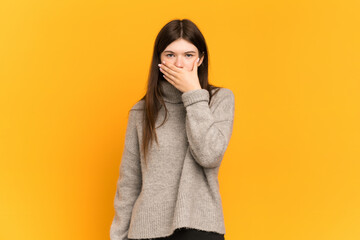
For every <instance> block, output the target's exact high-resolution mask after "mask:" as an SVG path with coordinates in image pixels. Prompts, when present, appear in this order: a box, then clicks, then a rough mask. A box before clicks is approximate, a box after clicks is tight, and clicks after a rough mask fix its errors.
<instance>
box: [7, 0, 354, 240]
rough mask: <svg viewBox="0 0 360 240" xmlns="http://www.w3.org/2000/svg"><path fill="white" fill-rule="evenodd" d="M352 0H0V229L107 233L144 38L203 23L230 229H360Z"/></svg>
mask: <svg viewBox="0 0 360 240" xmlns="http://www.w3.org/2000/svg"><path fill="white" fill-rule="evenodd" d="M359 12H360V2H359V1H357V0H352V1H351V0H337V1H335V0H334V1H328V0H326V1H325V0H324V1H314V0H304V1H279V0H273V1H245V0H243V1H225V0H223V1H214V0H212V1H209V0H206V1H201V0H198V1H186V0H184V1H141V2H140V1H115V0H112V1H100V0H99V1H70V0H64V1H48V0H43V1H39V0H33V1H19V0H3V1H1V3H0V80H1V81H0V111H1V112H0V160H1V163H0V164H1V165H0V190H1V193H0V194H1V195H0V239H1V240H2V239H4V240H14V239H31V240H32V239H34V240H35V239H36V240H42V239H87V240H88V239H109V235H108V234H109V228H110V224H111V221H112V218H113V214H114V212H113V211H114V208H113V199H114V196H115V188H116V181H117V178H118V176H119V175H118V174H119V165H120V161H121V154H122V151H123V144H124V136H125V129H126V122H127V116H128V115H127V113H128V110H129V109H130V107H131V106H132V105H133V104H134V103H135V102H136V101H138V100H139V99H140V98H141V97H142V96H143V95H144V94H145V84H146V80H147V75H148V71H149V67H150V60H151V54H152V48H153V44H154V40H155V37H156V35H157V33H158V32H159V31H160V29H161V27H162V26H163V25H165V24H166V23H167V22H168V21H170V20H172V19H175V18H189V19H191V20H193V21H194V22H195V23H196V24H197V25H198V27H199V28H200V30H201V31H202V33H203V34H204V36H205V38H206V41H207V44H208V47H209V57H210V82H211V83H213V84H216V85H219V86H223V87H227V88H230V89H232V90H233V92H234V94H235V98H236V102H235V104H236V107H235V112H236V115H235V121H234V131H233V135H232V139H231V141H230V144H229V146H228V149H227V152H226V155H225V158H224V159H223V162H222V165H221V168H220V173H219V182H220V189H221V194H222V200H223V207H224V215H225V225H226V234H225V239H226V240H238V239H246V240H250V239H251V240H255V239H261V240H264V239H266V240H268V239H274V240H280V239H284V240H285V239H286V240H288V239H291V240H297V239H303V240H309V239H314V240H320V239H324V240H333V239H334V240H335V239H339V240H355V239H360V227H359V226H360V164H359V160H360V127H359V122H360V104H359V103H360V94H359V92H360V91H359V90H360V70H359V69H360V57H359V56H360V51H359V50H360V48H359V43H360V37H359V26H360V17H359Z"/></svg>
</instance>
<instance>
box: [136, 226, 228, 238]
mask: <svg viewBox="0 0 360 240" xmlns="http://www.w3.org/2000/svg"><path fill="white" fill-rule="evenodd" d="M129 240H145V239H131V238H129ZM151 240H225V237H224V234H220V233H216V232H206V231H201V230H197V229H191V228H177V229H175V231H174V233H173V234H172V235H170V236H167V237H160V238H151Z"/></svg>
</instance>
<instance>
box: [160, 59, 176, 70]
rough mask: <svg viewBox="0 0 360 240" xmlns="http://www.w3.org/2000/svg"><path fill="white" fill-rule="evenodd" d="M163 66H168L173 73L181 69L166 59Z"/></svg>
mask: <svg viewBox="0 0 360 240" xmlns="http://www.w3.org/2000/svg"><path fill="white" fill-rule="evenodd" d="M161 66H163V67H164V68H168V71H172V72H173V73H180V69H179V68H177V67H176V66H174V65H173V64H172V63H170V62H165V61H164V62H163V64H161Z"/></svg>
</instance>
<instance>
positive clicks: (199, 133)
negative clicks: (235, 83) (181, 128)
mask: <svg viewBox="0 0 360 240" xmlns="http://www.w3.org/2000/svg"><path fill="white" fill-rule="evenodd" d="M181 97H182V100H183V103H184V106H185V108H186V123H185V126H186V135H187V138H188V141H189V148H190V152H191V154H192V156H193V157H194V159H195V161H196V162H197V163H198V164H200V165H201V166H202V167H204V168H215V167H219V166H220V163H221V161H222V158H223V156H224V154H225V150H226V148H227V146H228V143H229V141H230V137H231V134H232V129H233V122H234V110H235V107H234V106H235V97H234V94H233V92H232V91H231V90H230V89H228V88H221V89H220V90H219V92H218V93H217V94H215V95H214V96H213V97H212V101H214V102H213V103H212V104H211V106H209V105H208V103H209V97H210V96H209V92H208V91H207V90H206V89H195V90H191V91H188V92H184V93H183V94H182V96H181Z"/></svg>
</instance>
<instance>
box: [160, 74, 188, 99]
mask: <svg viewBox="0 0 360 240" xmlns="http://www.w3.org/2000/svg"><path fill="white" fill-rule="evenodd" d="M159 84H160V86H161V88H162V90H161V91H162V94H163V98H164V101H165V102H169V103H182V98H181V95H182V94H183V92H181V91H180V90H179V89H177V88H176V87H174V86H173V85H172V84H171V83H169V82H168V81H167V80H166V79H165V80H164V79H161V80H160V81H159Z"/></svg>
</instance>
